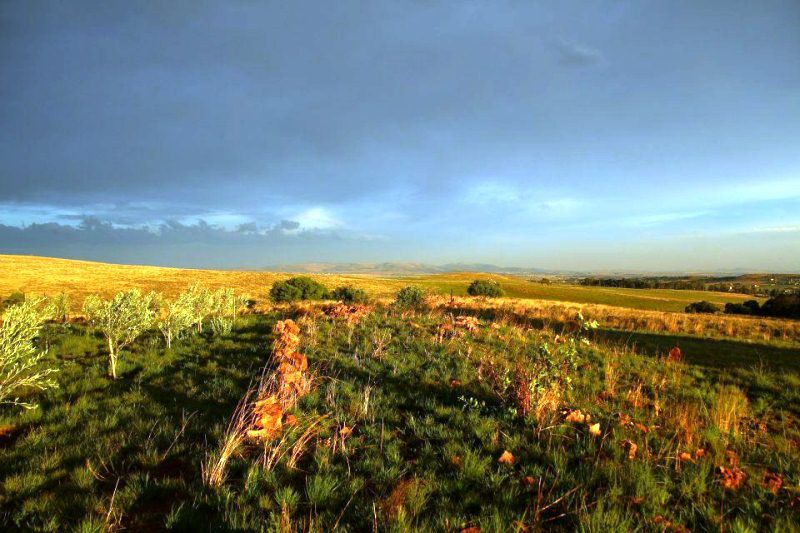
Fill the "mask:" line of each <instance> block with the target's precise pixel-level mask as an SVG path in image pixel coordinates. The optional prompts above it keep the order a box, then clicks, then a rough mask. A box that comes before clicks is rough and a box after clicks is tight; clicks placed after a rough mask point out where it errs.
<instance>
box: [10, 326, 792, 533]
mask: <svg viewBox="0 0 800 533" xmlns="http://www.w3.org/2000/svg"><path fill="white" fill-rule="evenodd" d="M279 318H282V317H281V316H280V315H278V314H277V313H271V314H268V315H256V316H250V317H246V318H245V319H244V320H242V321H240V323H239V324H238V326H237V328H236V329H235V331H234V332H233V333H232V334H231V335H230V336H227V337H222V338H214V337H210V336H209V335H208V333H205V334H203V335H202V336H199V335H195V336H191V337H189V338H187V339H183V340H182V341H180V342H177V343H176V345H175V346H174V348H173V349H172V350H170V351H166V350H165V349H164V347H163V345H162V342H161V340H160V339H159V338H158V337H156V336H155V335H150V336H146V337H144V338H142V339H141V340H140V341H138V342H137V343H135V344H134V345H133V346H132V347H131V348H130V349H129V350H128V351H126V352H125V353H124V355H123V357H122V360H121V368H120V379H118V380H116V381H112V380H110V379H108V378H107V377H106V376H105V372H106V365H107V360H106V356H105V354H104V352H103V348H102V345H103V343H102V339H100V338H98V337H96V336H95V335H93V334H92V333H91V332H88V331H86V330H85V329H84V328H82V327H80V326H70V329H69V331H67V332H65V333H63V334H61V335H59V336H58V337H57V338H56V340H55V343H54V346H53V348H52V350H51V352H50V354H49V356H48V357H49V358H50V359H51V360H53V361H54V362H55V363H57V365H58V367H59V368H60V369H61V372H60V373H59V374H58V380H59V383H60V388H59V389H56V390H53V391H48V392H47V393H44V394H42V395H41V396H40V397H39V399H40V401H41V407H40V408H39V409H37V410H34V411H19V410H14V409H10V408H3V409H2V410H0V417H1V418H0V424H8V425H11V426H12V427H13V430H11V431H10V432H7V434H6V435H5V436H3V437H0V529H6V530H17V529H23V530H51V531H65V530H75V529H78V530H85V531H98V530H100V529H102V528H103V527H104V526H106V525H108V524H112V525H120V526H122V527H125V528H127V529H129V530H133V531H139V530H154V529H176V530H192V531H205V530H215V531H220V530H222V531H232V530H238V531H246V530H264V529H266V530H278V529H279V528H280V527H281V524H282V523H283V524H284V525H285V524H287V523H288V524H291V526H292V527H295V528H298V529H314V530H320V531H330V530H331V529H332V528H333V526H334V525H338V526H339V527H341V528H343V529H345V530H350V531H366V530H372V529H373V528H374V527H377V528H378V530H381V531H384V530H386V531H408V530H427V531H442V530H456V531H457V530H459V529H460V528H463V527H466V526H473V525H475V526H480V527H481V528H482V530H483V531H509V530H513V529H514V528H515V527H518V526H519V525H520V524H525V525H528V526H533V527H541V528H545V529H556V530H582V531H604V532H605V531H624V530H656V531H659V530H661V527H660V526H658V525H657V524H655V521H656V517H657V516H663V517H665V518H666V519H668V520H669V521H671V522H673V523H675V524H681V525H684V526H686V527H688V528H690V529H691V530H698V531H702V530H720V529H726V530H739V531H747V530H758V529H764V530H788V531H791V530H796V529H797V528H796V525H795V524H797V522H798V520H800V510H798V505H797V503H796V502H797V500H796V498H797V497H798V483H799V482H800V452H798V449H800V448H799V447H798V443H800V427H799V426H798V422H799V420H800V412H798V405H800V373H798V367H797V364H796V361H797V358H798V354H797V352H796V351H792V350H791V349H788V348H787V349H783V348H781V347H780V346H775V345H756V344H753V343H738V342H734V341H730V342H728V341H725V342H722V341H715V340H711V339H694V338H689V337H681V338H675V337H666V336H659V335H652V336H648V335H646V334H636V336H635V337H632V336H630V335H626V334H624V333H621V332H613V331H606V332H600V334H599V337H598V338H597V339H596V341H595V342H594V343H593V344H592V345H585V344H583V343H580V342H575V343H572V342H568V343H566V344H557V343H556V342H555V339H554V334H553V333H552V332H550V331H547V330H536V329H532V330H524V329H521V328H518V327H513V326H510V325H502V326H501V327H500V329H499V330H492V329H490V328H489V327H488V326H487V324H486V323H485V322H484V323H483V326H482V328H481V331H479V332H477V333H474V334H466V335H464V336H460V337H456V338H453V339H449V340H445V341H444V342H442V343H439V342H437V341H436V340H435V336H436V328H437V326H438V324H440V323H441V322H442V321H443V320H444V317H442V316H440V315H435V314H434V315H428V314H423V315H419V316H412V317H408V316H402V315H400V314H396V313H393V312H388V311H377V312H375V313H374V314H373V315H371V316H369V317H368V318H367V319H365V320H364V321H362V322H361V323H360V324H358V325H356V326H354V327H352V328H349V327H347V326H344V325H342V324H340V323H333V322H330V321H329V320H327V319H325V318H321V319H316V320H314V321H311V320H306V321H304V322H303V323H302V324H303V334H302V342H303V346H302V350H303V352H304V353H305V354H307V355H308V357H309V360H310V364H311V368H312V369H313V370H314V371H316V372H318V374H319V376H320V377H319V379H318V380H317V381H316V383H315V386H314V388H313V390H312V392H311V393H310V394H308V395H307V396H305V397H304V398H303V399H302V400H301V402H300V404H299V405H298V407H297V409H296V414H297V416H298V419H299V420H300V427H299V428H298V429H297V430H295V431H296V432H299V431H301V430H302V428H303V427H304V426H305V425H306V424H308V423H309V422H310V421H312V420H316V419H317V417H319V416H324V417H325V418H324V419H323V422H322V423H321V426H320V430H319V432H318V434H316V435H315V437H314V438H313V439H312V440H311V441H310V443H309V445H308V446H307V447H306V448H305V449H304V451H303V453H302V454H301V455H300V458H299V461H298V463H297V465H295V467H294V468H292V467H290V466H289V464H288V463H287V459H286V458H284V459H282V460H281V461H279V462H278V464H277V466H276V467H275V468H273V469H272V470H265V469H264V468H263V467H262V466H261V465H259V463H258V461H257V457H258V450H257V449H253V448H252V447H251V448H249V449H245V450H243V451H242V453H241V454H239V455H237V456H235V457H234V458H233V459H232V461H231V463H230V464H229V468H228V472H227V478H226V481H225V482H224V483H223V484H222V485H221V486H220V487H218V488H208V487H205V486H204V485H203V483H202V479H201V464H202V462H203V460H204V459H205V457H206V456H207V454H209V453H213V452H214V451H215V450H216V449H217V448H218V446H219V443H220V441H221V440H222V438H223V434H224V432H225V428H226V426H227V423H228V420H229V418H230V416H231V413H232V412H233V410H234V408H235V407H236V404H237V402H238V401H239V399H240V398H241V397H242V395H243V394H244V393H245V391H246V390H247V388H248V386H249V385H250V383H251V380H252V379H254V378H255V377H256V376H257V375H258V372H259V370H260V368H261V367H262V366H263V365H264V364H266V363H267V362H268V361H269V357H270V356H269V353H270V344H271V340H272V334H271V330H272V327H273V325H274V323H275V321H276V320H278V319H279ZM384 340H385V341H386V345H385V348H384V349H383V350H381V351H379V352H376V346H377V345H378V344H380V343H381V342H382V341H384ZM673 343H680V345H681V347H682V348H683V349H684V352H685V353H686V355H687V363H685V364H679V365H675V364H667V363H665V362H664V361H663V360H662V359H659V358H657V357H655V355H656V354H663V352H664V351H665V350H666V349H668V347H670V345H672V344H673ZM631 344H635V345H636V346H637V349H638V352H639V353H633V352H631V351H630V350H627V351H626V350H625V349H623V346H625V345H631ZM765 359H766V360H767V364H764V362H763V361H764V360H765ZM544 361H547V362H550V363H553V364H554V365H555V367H554V368H556V369H555V370H553V369H551V370H549V371H548V372H547V373H545V375H543V378H542V379H550V380H551V382H552V383H556V382H555V381H552V380H553V379H555V378H553V377H552V376H558V377H560V378H561V379H562V380H564V381H560V382H558V383H561V386H562V387H563V396H562V405H561V407H563V408H567V407H569V408H579V409H581V410H583V411H584V412H588V413H591V414H592V415H593V417H594V421H597V422H599V423H600V424H601V430H602V436H601V437H593V436H592V435H590V434H589V433H588V431H587V427H586V425H576V424H570V423H566V422H563V421H562V417H561V415H560V413H559V412H558V411H556V412H554V413H551V414H550V415H549V416H544V417H543V418H542V419H541V420H537V419H535V418H534V417H531V416H528V417H520V416H518V415H517V414H516V412H515V409H514V408H515V403H514V401H513V395H510V393H509V391H507V390H505V384H506V383H507V382H508V380H507V379H506V378H505V377H504V376H506V373H507V372H508V373H509V374H508V379H511V380H512V381H513V373H514V372H515V370H516V368H518V366H519V365H521V366H522V368H525V369H527V370H529V371H530V372H535V371H537V369H541V363H542V362H544ZM731 361H732V362H734V363H735V364H726V362H731ZM572 363H574V365H575V367H574V370H571V368H572V366H571V364H572ZM609 365H611V366H609ZM609 368H613V369H615V372H616V376H617V378H616V386H615V389H616V392H615V393H614V394H613V395H611V394H608V393H605V394H604V393H603V391H604V390H605V389H606V388H607V385H608V384H609V383H610V381H608V380H607V378H606V375H607V369H609ZM493 375H494V376H495V377H492V376H493ZM567 379H568V380H569V383H567V381H566V380H567ZM454 380H455V381H454ZM723 386H725V387H731V386H733V387H736V388H737V389H739V390H741V391H743V393H744V394H746V395H747V398H748V402H749V407H748V409H747V412H746V415H745V416H744V418H743V419H742V420H741V421H740V422H741V424H740V426H738V429H739V430H740V431H739V432H738V434H736V435H733V434H725V433H723V432H722V431H721V430H720V429H719V428H718V427H716V426H715V424H714V422H713V416H712V414H713V413H714V412H715V409H717V408H718V407H719V406H718V392H719V391H720V390H721V387H723ZM637 390H638V391H640V392H641V402H639V403H637V404H633V403H631V401H630V398H631V393H632V392H634V391H637ZM620 413H622V414H625V415H627V416H629V417H631V419H632V421H635V422H638V423H640V424H643V425H644V426H647V427H648V428H652V429H651V430H650V431H648V433H646V434H645V433H642V431H641V430H639V429H637V428H636V427H635V426H628V425H623V424H621V423H620V416H619V415H620ZM685 413H690V414H692V417H694V418H693V419H692V422H691V424H689V425H688V430H689V433H688V434H687V432H686V431H685V430H684V429H681V428H682V427H683V426H682V425H681V423H680V418H681V416H682V415H684V414H685ZM343 425H347V426H348V427H352V428H354V431H353V433H352V434H351V435H350V436H349V437H347V439H346V440H345V441H344V443H342V441H341V439H340V438H339V436H338V429H339V428H341V427H342V426H343ZM293 434H294V433H290V434H289V435H290V436H291V435H293ZM626 439H630V440H632V441H634V442H635V443H637V445H638V454H637V457H636V458H635V459H633V460H629V459H628V458H627V457H626V452H625V450H624V448H623V446H622V442H623V441H624V440H626ZM698 447H702V448H704V449H706V450H707V453H708V456H707V457H706V458H705V459H702V460H698V461H696V462H686V463H684V464H682V465H678V464H677V463H676V460H675V457H676V454H677V453H678V452H680V451H688V452H693V451H694V450H695V449H697V448H698ZM504 450H509V451H511V452H512V453H513V454H514V455H515V457H516V461H515V463H514V464H513V465H502V464H498V462H497V459H498V457H499V456H500V454H501V453H502V452H503V451H504ZM726 450H733V451H735V452H736V453H737V455H738V456H739V458H740V461H741V465H742V468H743V469H744V470H745V472H747V474H748V476H749V477H748V479H747V481H746V483H745V485H744V486H743V487H742V488H741V489H740V490H737V491H726V490H724V489H723V488H722V487H721V486H720V484H719V483H718V480H717V476H716V474H715V467H716V466H720V465H724V464H726V462H725V461H726V459H725V453H726ZM767 470H769V471H772V472H776V473H780V474H782V475H783V476H784V477H785V482H784V487H785V488H784V489H782V490H781V491H780V492H778V494H777V495H773V494H772V493H770V492H769V491H767V490H766V489H764V488H763V487H762V486H761V479H762V477H763V474H764V472H765V471H767ZM526 477H531V478H533V480H534V483H533V484H532V485H531V484H527V483H526V482H525V479H526ZM792 502H795V503H792ZM737 528H738V529H737Z"/></svg>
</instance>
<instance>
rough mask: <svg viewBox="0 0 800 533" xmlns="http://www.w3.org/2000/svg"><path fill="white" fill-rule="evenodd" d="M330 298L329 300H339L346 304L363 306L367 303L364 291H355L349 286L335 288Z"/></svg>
mask: <svg viewBox="0 0 800 533" xmlns="http://www.w3.org/2000/svg"><path fill="white" fill-rule="evenodd" d="M330 296H331V300H339V301H341V302H343V303H346V304H364V303H367V302H368V301H369V296H367V292H366V291H365V290H364V289H356V288H355V287H352V286H349V285H345V286H342V287H337V288H335V289H334V290H333V292H331V295H330Z"/></svg>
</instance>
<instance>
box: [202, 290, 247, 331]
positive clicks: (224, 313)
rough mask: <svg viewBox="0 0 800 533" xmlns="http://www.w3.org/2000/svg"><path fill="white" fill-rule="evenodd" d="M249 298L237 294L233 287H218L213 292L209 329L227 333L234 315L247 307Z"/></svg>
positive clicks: (233, 322)
mask: <svg viewBox="0 0 800 533" xmlns="http://www.w3.org/2000/svg"><path fill="white" fill-rule="evenodd" d="M248 301H249V298H248V297H246V296H237V295H236V292H235V291H234V290H233V289H218V290H217V291H216V292H214V294H213V304H212V309H213V310H212V312H211V329H212V331H213V332H214V333H215V334H217V335H219V334H223V335H227V334H229V333H230V332H231V331H232V330H233V326H234V325H235V323H236V316H237V314H239V312H240V311H242V310H244V309H245V308H246V307H247V302H248Z"/></svg>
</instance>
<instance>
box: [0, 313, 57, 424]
mask: <svg viewBox="0 0 800 533" xmlns="http://www.w3.org/2000/svg"><path fill="white" fill-rule="evenodd" d="M38 304H39V302H37V301H28V302H24V303H21V304H18V305H14V306H12V307H10V308H9V309H8V311H6V313H5V315H3V322H2V325H0V404H12V405H19V406H21V407H25V408H28V409H30V408H33V407H36V405H35V404H32V403H28V402H24V401H21V400H20V399H19V398H18V397H16V396H15V395H16V394H19V393H20V392H21V391H23V390H25V389H39V390H45V389H49V388H53V387H55V386H56V383H55V381H53V379H52V378H50V374H52V373H54V372H57V370H56V369H53V368H47V367H45V366H44V365H43V362H42V358H43V357H44V354H43V353H42V352H41V351H39V350H37V349H36V347H35V346H34V343H33V341H34V339H35V338H36V336H37V335H38V334H39V331H40V329H41V327H42V324H43V322H44V319H45V317H44V316H43V315H42V313H41V312H40V311H39V310H38Z"/></svg>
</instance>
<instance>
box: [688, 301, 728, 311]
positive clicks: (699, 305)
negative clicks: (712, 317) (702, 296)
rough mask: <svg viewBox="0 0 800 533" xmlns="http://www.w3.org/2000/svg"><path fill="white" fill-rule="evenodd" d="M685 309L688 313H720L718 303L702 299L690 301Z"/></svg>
mask: <svg viewBox="0 0 800 533" xmlns="http://www.w3.org/2000/svg"><path fill="white" fill-rule="evenodd" d="M684 311H686V312H687V313H719V312H720V308H719V306H718V305H716V304H713V303H711V302H707V301H705V300H702V301H700V302H694V303H690V304H689V305H687V306H686V309H684Z"/></svg>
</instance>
